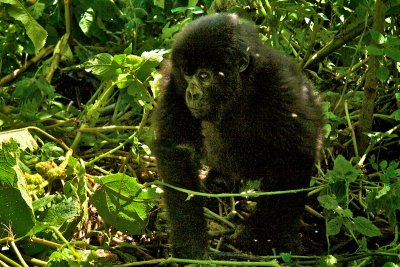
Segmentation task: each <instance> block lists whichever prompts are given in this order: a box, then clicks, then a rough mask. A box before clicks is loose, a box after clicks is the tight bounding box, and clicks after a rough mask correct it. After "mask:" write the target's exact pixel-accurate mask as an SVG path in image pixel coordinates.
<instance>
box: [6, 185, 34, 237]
mask: <svg viewBox="0 0 400 267" xmlns="http://www.w3.org/2000/svg"><path fill="white" fill-rule="evenodd" d="M0 199H1V201H0V225H2V226H1V227H2V228H3V227H4V226H6V227H8V226H10V227H11V229H12V230H13V232H14V234H16V237H22V236H24V235H25V234H27V233H28V232H29V231H30V230H31V229H32V227H33V226H34V225H35V216H34V214H33V209H32V207H31V205H30V203H28V202H27V201H26V200H25V198H24V197H23V194H22V192H21V191H20V190H19V189H17V188H13V187H1V188H0ZM0 237H1V236H0Z"/></svg>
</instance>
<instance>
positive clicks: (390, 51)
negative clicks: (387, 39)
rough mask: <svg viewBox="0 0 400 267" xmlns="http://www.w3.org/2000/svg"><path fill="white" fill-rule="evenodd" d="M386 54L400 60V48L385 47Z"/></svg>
mask: <svg viewBox="0 0 400 267" xmlns="http://www.w3.org/2000/svg"><path fill="white" fill-rule="evenodd" d="M385 54H386V55H387V56H388V57H390V58H391V59H393V60H395V61H397V62H400V49H398V48H394V47H388V48H385Z"/></svg>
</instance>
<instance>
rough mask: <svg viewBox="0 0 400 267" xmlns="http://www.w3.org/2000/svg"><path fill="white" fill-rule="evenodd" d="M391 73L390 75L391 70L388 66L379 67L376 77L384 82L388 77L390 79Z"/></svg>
mask: <svg viewBox="0 0 400 267" xmlns="http://www.w3.org/2000/svg"><path fill="white" fill-rule="evenodd" d="M389 75H390V72H389V70H388V68H386V67H379V68H378V69H377V70H376V78H378V80H380V81H381V82H384V81H386V80H387V79H389Z"/></svg>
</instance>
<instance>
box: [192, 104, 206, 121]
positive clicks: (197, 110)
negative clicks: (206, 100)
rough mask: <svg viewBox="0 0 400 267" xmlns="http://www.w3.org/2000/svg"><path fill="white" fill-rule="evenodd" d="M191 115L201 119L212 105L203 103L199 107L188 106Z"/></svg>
mask: <svg viewBox="0 0 400 267" xmlns="http://www.w3.org/2000/svg"><path fill="white" fill-rule="evenodd" d="M189 110H190V112H191V113H192V115H193V116H194V117H195V118H197V119H203V118H205V117H206V116H207V115H209V114H210V112H211V110H212V107H211V106H210V105H205V106H201V107H189Z"/></svg>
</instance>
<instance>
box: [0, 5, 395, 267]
mask: <svg viewBox="0 0 400 267" xmlns="http://www.w3.org/2000/svg"><path fill="white" fill-rule="evenodd" d="M220 11H227V12H236V13H238V14H239V15H241V16H242V17H244V18H247V19H249V20H252V21H254V22H255V23H256V24H257V25H258V26H259V29H260V38H261V39H262V40H263V41H264V42H265V43H267V44H269V45H271V46H274V47H276V48H277V49H279V50H281V51H283V52H284V53H286V54H290V55H292V56H293V57H295V58H296V59H297V61H298V62H299V64H300V65H301V66H302V67H303V69H304V72H305V73H306V74H307V75H308V77H309V79H310V80H312V81H313V83H314V85H315V88H316V90H317V91H319V92H320V95H321V98H322V101H323V107H324V115H325V117H326V124H325V140H324V141H325V142H324V147H323V152H322V155H321V159H320V162H319V163H318V164H317V168H316V172H315V176H314V177H313V180H312V184H311V185H310V188H309V194H308V195H309V201H308V205H307V206H306V210H307V213H306V215H305V216H304V219H303V222H304V225H305V226H304V231H303V232H302V238H303V239H304V241H303V242H304V243H305V244H307V246H308V248H307V250H308V253H307V255H292V254H290V252H289V251H276V254H275V255H273V256H257V257H256V256H251V255H244V254H241V253H240V252H239V251H237V250H235V248H232V246H230V244H229V243H227V242H225V239H224V237H223V235H224V233H225V234H229V233H230V232H231V230H232V229H233V228H234V227H235V225H234V224H233V223H232V221H230V218H231V216H232V214H238V215H236V216H243V215H245V214H246V212H247V211H246V209H247V208H249V207H244V208H243V209H241V204H243V203H244V202H246V201H239V200H243V199H244V200H247V199H248V200H251V197H256V196H257V195H258V194H264V193H263V192H259V191H257V187H258V184H257V182H255V183H251V184H246V185H244V186H243V189H242V191H243V192H242V193H241V194H236V195H235V194H219V195H212V194H205V193H199V192H190V191H187V190H186V191H185V190H184V189H179V188H178V189H177V190H182V191H185V192H187V193H188V194H201V195H203V196H205V197H207V199H211V200H215V199H217V200H218V201H216V202H212V201H210V202H212V203H211V204H210V207H209V208H210V209H207V210H206V213H207V216H208V218H209V219H210V230H211V234H212V236H213V238H214V241H213V243H212V248H213V251H214V253H213V254H211V256H212V258H213V261H211V260H210V261H207V262H200V261H190V260H189V259H187V260H178V259H174V258H168V253H169V250H168V245H167V243H168V241H167V237H166V236H167V227H166V224H165V220H164V217H165V214H164V209H163V204H162V202H161V201H160V198H161V189H159V187H158V186H159V185H160V184H161V182H160V181H158V180H157V172H156V169H155V159H154V158H153V157H152V153H151V151H150V149H149V147H148V144H149V142H150V141H151V140H152V138H153V136H154V135H153V133H152V131H151V129H150V127H149V126H150V120H149V117H150V115H151V111H152V109H153V107H154V106H155V105H156V101H155V100H156V99H157V96H158V90H159V89H158V82H159V80H160V75H159V73H158V70H159V68H160V64H161V62H162V60H163V58H165V57H167V56H168V53H169V49H170V46H171V42H172V40H173V38H174V34H175V33H176V32H178V31H179V30H180V29H181V28H182V27H183V26H184V25H185V24H186V23H187V22H189V21H191V20H193V19H195V18H196V17H198V16H201V15H204V14H211V13H213V12H220ZM399 14H400V1H399V0H389V1H382V0H376V1H373V0H349V1H342V0H337V1H324V0H321V1H285V0H271V1H268V0H256V1H250V0H215V1H212V0H204V1H202V0H186V1H184V0H173V1H163V0H154V1H146V0H118V1H112V0H98V1H91V0H83V1H78V0H66V1H61V0H58V1H49V0H43V1H37V0H29V1H20V0H0V131H1V132H0V247H1V250H0V263H1V265H2V266H45V265H48V266H92V265H94V266H112V265H116V266H118V265H121V266H135V265H136V266H143V265H144V264H158V263H162V264H167V263H173V262H179V261H180V262H186V263H207V264H214V265H217V264H218V265H237V266H244V265H245V264H246V265H247V266H251V265H254V266H255V265H257V266H280V265H285V264H286V265H290V264H294V263H297V264H300V265H301V264H302V265H307V266H310V265H311V266H341V265H346V264H348V265H350V266H359V265H360V266H364V265H376V266H398V265H399V264H400V259H399V256H398V255H399V254H400V242H399V240H398V238H399V236H398V230H399V229H398V228H399V218H398V217H399V210H400V193H399V192H400V166H399V164H400V153H399V141H400V138H399V136H398V132H399V127H400V109H399V107H400V77H399V73H400V38H399V36H400V16H399ZM201 175H202V174H201ZM201 175H200V176H201ZM236 201H237V202H236ZM215 203H217V204H215ZM235 203H238V204H236V206H235ZM218 205H219V207H218ZM217 213H218V214H217ZM276 219H279V218H276ZM220 251H223V252H224V253H222V252H220ZM228 252H234V253H228ZM214 260H215V261H214ZM217 260H220V261H217ZM240 261H242V262H240ZM123 264H125V265H123Z"/></svg>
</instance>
